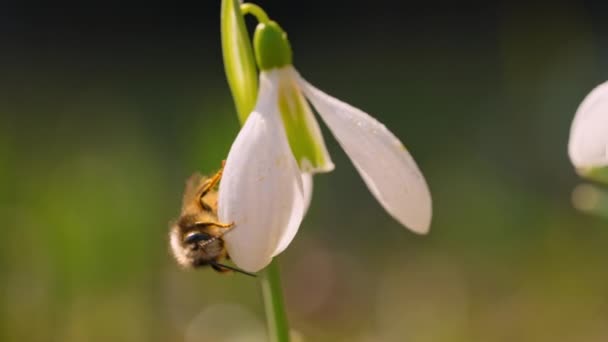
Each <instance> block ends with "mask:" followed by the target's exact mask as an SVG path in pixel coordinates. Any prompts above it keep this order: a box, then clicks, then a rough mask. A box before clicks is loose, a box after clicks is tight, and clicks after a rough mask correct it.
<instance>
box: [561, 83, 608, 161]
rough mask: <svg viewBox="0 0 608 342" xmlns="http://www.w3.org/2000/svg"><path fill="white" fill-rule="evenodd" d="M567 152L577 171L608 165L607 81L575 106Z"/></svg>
mask: <svg viewBox="0 0 608 342" xmlns="http://www.w3.org/2000/svg"><path fill="white" fill-rule="evenodd" d="M568 153H569V154H570V160H572V164H574V166H575V167H577V168H581V169H583V168H593V167H601V166H608V82H606V83H603V84H601V85H599V86H598V87H596V88H595V89H593V91H591V93H589V95H587V97H586V98H585V100H584V101H583V102H582V103H581V105H580V106H579V107H578V110H577V111H576V115H575V116H574V121H573V122H572V127H571V128H570V142H569V144H568Z"/></svg>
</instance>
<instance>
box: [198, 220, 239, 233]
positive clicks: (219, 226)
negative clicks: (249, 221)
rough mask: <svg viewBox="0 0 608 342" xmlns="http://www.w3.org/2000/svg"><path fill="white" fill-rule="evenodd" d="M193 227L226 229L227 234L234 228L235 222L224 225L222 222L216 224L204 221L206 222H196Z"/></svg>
mask: <svg viewBox="0 0 608 342" xmlns="http://www.w3.org/2000/svg"><path fill="white" fill-rule="evenodd" d="M192 226H193V227H199V226H200V227H209V226H214V227H218V228H223V229H225V232H227V231H228V230H230V229H232V228H234V222H231V223H222V222H214V221H204V222H194V223H193V224H192Z"/></svg>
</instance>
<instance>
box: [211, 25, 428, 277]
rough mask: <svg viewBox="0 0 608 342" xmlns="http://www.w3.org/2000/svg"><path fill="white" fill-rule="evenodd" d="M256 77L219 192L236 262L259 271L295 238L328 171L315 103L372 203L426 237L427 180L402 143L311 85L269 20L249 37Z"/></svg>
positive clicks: (227, 238)
mask: <svg viewBox="0 0 608 342" xmlns="http://www.w3.org/2000/svg"><path fill="white" fill-rule="evenodd" d="M254 48H255V57H256V60H257V64H258V67H259V68H260V74H259V92H258V97H257V102H256V105H255V109H254V110H253V111H252V113H251V114H250V115H249V116H248V118H247V119H246V121H245V124H244V126H243V128H242V129H241V131H240V132H239V134H238V136H237V138H236V140H235V141H234V143H233V145H232V147H231V149H230V152H229V154H228V157H227V160H226V166H225V168H224V174H223V179H222V182H221V184H220V189H219V202H218V210H219V213H218V214H219V218H220V220H221V221H222V222H234V223H235V227H234V229H233V230H232V231H230V232H228V233H227V234H226V235H225V236H224V238H225V241H226V245H227V248H228V252H229V254H230V256H231V258H232V260H233V261H234V263H235V264H236V265H237V266H238V267H240V268H242V269H244V270H246V271H250V272H257V271H259V270H260V269H262V268H264V267H265V266H266V265H268V264H269V263H270V261H271V260H272V258H273V257H274V256H275V255H277V254H279V253H281V252H282V251H283V250H284V249H285V248H286V247H287V246H288V245H289V243H290V242H291V240H292V239H293V238H294V236H295V234H296V232H297V231H298V227H299V226H300V223H301V221H302V218H303V217H304V214H305V212H306V210H307V207H308V203H309V201H310V197H311V193H312V176H311V174H313V173H319V172H328V171H331V170H332V169H333V168H334V165H333V163H332V161H331V159H330V156H329V154H328V153H327V149H326V147H325V142H324V141H323V137H322V135H321V132H320V129H319V125H318V123H317V121H316V119H315V117H314V115H313V113H312V110H311V108H310V106H309V104H308V102H307V101H306V100H308V101H309V102H310V103H311V104H312V106H313V107H314V108H315V109H316V111H317V112H318V114H319V116H320V117H321V119H322V120H323V121H324V123H325V124H326V125H327V126H328V127H329V129H330V131H331V132H332V133H333V135H334V136H335V138H336V140H337V141H338V143H339V144H340V145H341V146H342V148H343V149H344V151H345V152H346V154H347V155H348V157H349V158H350V159H351V161H352V163H353V164H354V166H355V168H356V169H357V171H358V172H359V174H360V175H361V178H362V179H363V181H364V182H365V184H366V185H367V187H368V188H369V190H370V192H371V193H372V194H373V195H374V196H375V197H376V199H377V200H378V202H380V204H381V205H382V206H383V207H384V209H386V211H387V212H388V213H389V214H390V215H391V216H392V217H394V218H395V219H396V220H397V221H398V222H399V223H401V224H402V225H404V226H406V227H407V228H409V229H411V230H412V231H414V232H416V233H420V234H424V233H426V232H427V231H428V229H429V226H430V221H431V211H432V210H431V196H430V193H429V189H428V187H427V184H426V181H425V179H424V177H423V176H422V173H421V172H420V170H419V169H418V166H417V165H416V163H415V161H414V159H413V158H412V156H411V155H410V154H409V153H408V151H407V150H406V148H405V147H404V146H403V144H402V143H401V142H400V141H399V139H397V138H396V137H395V135H393V133H391V132H390V131H389V130H388V129H387V128H386V127H385V126H384V125H383V124H381V123H380V122H378V121H377V120H376V119H374V118H373V117H371V116H370V115H368V114H366V113H364V112H363V111H361V110H359V109H357V108H355V107H352V106H350V105H348V104H346V103H344V102H342V101H340V100H338V99H336V98H333V97H331V96H329V95H327V94H325V93H324V92H322V91H321V90H319V89H317V88H315V87H314V86H312V85H311V84H310V83H308V82H307V81H306V80H304V79H303V78H302V77H301V76H300V74H299V73H298V72H297V71H296V70H295V69H294V67H293V66H292V63H291V62H292V55H291V47H290V45H289V42H288V40H287V36H286V34H285V32H284V31H283V30H282V29H281V28H280V27H279V25H278V24H277V23H275V22H273V21H270V20H268V21H265V22H262V23H260V24H259V25H258V27H257V29H256V32H255V35H254Z"/></svg>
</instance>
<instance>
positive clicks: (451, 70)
mask: <svg viewBox="0 0 608 342" xmlns="http://www.w3.org/2000/svg"><path fill="white" fill-rule="evenodd" d="M258 3H259V4H260V5H262V6H263V7H264V8H265V9H266V10H267V12H268V13H269V15H270V16H271V17H272V18H274V19H276V20H277V21H278V22H279V23H280V24H281V25H282V26H283V27H284V28H285V29H286V30H287V32H288V33H289V35H290V38H291V42H292V45H293V48H294V59H295V65H296V67H297V68H298V69H299V71H300V72H301V74H302V75H303V76H304V77H305V78H307V79H308V80H309V81H310V82H311V83H313V84H315V85H316V86H318V87H319V88H321V89H323V90H325V91H327V92H328V93H330V94H332V95H334V96H336V97H338V98H340V99H343V100H345V101H347V102H349V103H351V104H353V105H355V106H357V107H360V108H362V109H364V110H366V111H368V112H370V113H373V114H374V115H375V116H376V117H377V118H378V119H379V120H380V121H382V122H384V123H385V124H386V125H387V126H388V127H389V128H390V129H391V130H392V131H393V132H394V133H395V134H396V135H397V136H399V137H400V138H401V139H402V140H403V142H404V143H405V144H406V146H407V147H408V148H409V150H410V151H411V152H412V154H413V155H414V157H415V158H416V160H417V162H418V164H419V165H420V167H421V169H422V171H423V173H424V174H425V176H426V178H427V181H428V183H429V185H430V188H431V192H432V194H433V200H434V219H433V225H432V228H431V233H430V234H429V235H428V236H416V235H414V234H412V233H410V232H408V231H406V230H405V229H403V228H402V227H401V226H399V225H398V224H397V223H396V222H395V221H393V220H392V219H391V218H390V217H389V216H388V215H387V214H386V213H385V212H384V211H383V210H382V209H381V208H380V206H379V205H378V204H377V203H376V202H375V200H374V199H373V197H372V196H371V195H370V194H369V193H368V190H367V189H366V188H365V185H364V184H363V182H362V181H361V179H360V178H359V176H358V174H357V173H356V171H355V170H354V168H353V167H352V165H351V164H350V161H349V160H348V158H346V156H345V155H344V153H343V152H342V151H341V149H340V148H339V147H338V146H337V143H336V142H335V140H334V139H333V137H331V136H330V134H328V133H329V132H327V129H325V127H322V129H323V130H324V133H325V136H326V140H327V144H328V147H329V150H330V152H331V154H332V157H333V160H334V162H335V164H336V170H335V171H334V172H332V173H330V174H324V175H319V176H317V177H315V190H314V191H315V194H314V198H313V202H312V206H311V208H310V211H309V214H308V216H307V217H306V219H305V221H304V223H303V225H302V227H301V230H300V233H299V234H298V236H297V237H296V239H295V240H294V242H293V243H292V245H291V246H290V248H288V249H287V251H286V252H285V253H284V254H283V255H282V258H281V263H282V269H283V280H284V288H285V292H286V301H287V307H288V310H289V318H290V321H291V325H292V328H293V329H294V330H296V331H297V332H298V334H299V335H300V336H302V337H303V338H304V340H306V341H358V342H364V341H365V342H368V341H606V340H608V324H607V322H608V272H607V271H606V260H608V221H605V220H602V219H600V218H598V217H595V216H592V215H586V214H583V213H580V212H578V211H577V210H575V209H574V208H573V206H572V203H571V194H572V190H573V188H574V187H575V186H576V185H577V184H579V183H581V180H580V179H578V177H577V176H576V175H575V172H574V171H573V168H572V167H571V165H570V163H569V160H568V158H567V152H566V146H567V139H568V133H569V126H570V122H571V120H572V117H573V115H574V112H575V111H576V108H577V106H578V104H579V103H580V101H582V99H583V97H584V96H585V95H586V94H587V93H588V92H589V91H590V90H591V89H592V88H593V87H594V86H596V85H597V84H599V83H601V82H603V81H604V80H606V79H607V78H608V77H607V75H608V45H606V41H607V40H606V39H607V38H608V26H607V23H608V20H607V19H608V14H607V13H608V8H607V6H606V5H604V4H602V3H601V2H599V1H598V2H592V1H586V2H580V1H571V2H559V1H558V2H552V3H551V5H544V4H542V3H539V4H538V5H532V4H528V5H516V4H506V3H493V2H487V3H484V4H475V3H466V2H465V3H463V2H459V3H458V4H457V5H451V6H446V5H442V4H439V3H435V4H433V5H431V4H429V5H421V4H417V5H410V4H406V3H404V2H386V1H374V2H373V3H371V2H361V3H359V4H358V3H352V2H346V1H337V2H332V3H331V5H330V4H327V3H326V2H323V1H307V2H279V1H259V2H258ZM0 12H1V13H2V14H0V17H1V23H0V40H1V41H2V42H3V44H2V46H3V48H2V50H3V51H2V53H1V54H0V70H1V73H0V74H1V75H2V76H1V78H0V217H1V218H2V227H3V228H4V229H2V233H1V238H0V301H1V303H2V305H1V306H0V341H65V342H71V341H187V342H192V341H264V340H265V338H264V334H265V332H264V324H265V323H264V317H263V308H262V303H261V298H260V296H259V289H258V284H257V282H256V281H255V280H252V279H250V278H248V277H244V276H239V275H227V276H225V275H218V274H217V273H215V272H213V271H210V270H201V271H197V272H186V271H182V270H180V269H178V267H177V266H176V264H175V263H174V261H173V260H172V259H171V256H170V254H169V252H168V247H167V230H168V222H169V221H170V220H171V219H173V218H175V217H176V216H177V215H178V213H179V207H180V201H181V195H182V190H183V184H184V180H185V179H186V178H187V177H188V176H189V175H190V174H191V173H193V172H195V171H201V172H204V173H210V172H213V171H215V170H216V169H217V168H218V166H219V165H220V162H221V160H222V159H224V158H225V156H226V154H227V152H228V149H229V148H230V144H231V142H232V140H233V139H234V137H235V136H236V134H237V132H238V128H239V127H238V121H237V118H236V115H235V112H234V109H233V105H232V100H231V98H230V94H229V90H228V87H227V85H226V82H225V79H224V75H223V66H222V63H221V50H220V40H219V1H201V2H199V3H198V7H178V6H177V5H176V6H175V8H150V7H137V6H135V5H132V6H130V5H128V4H126V3H123V4H122V5H120V6H119V5H111V4H104V5H99V6H95V5H92V4H79V5H75V4H71V5H57V4H54V5H53V6H48V7H46V8H43V7H39V8H36V9H33V8H26V7H19V6H17V5H8V4H7V5H2V8H0ZM250 24H252V22H250Z"/></svg>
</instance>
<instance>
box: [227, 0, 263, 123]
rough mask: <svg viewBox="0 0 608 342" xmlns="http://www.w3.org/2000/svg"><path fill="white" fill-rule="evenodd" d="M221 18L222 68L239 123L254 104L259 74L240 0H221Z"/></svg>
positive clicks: (243, 120) (244, 118)
mask: <svg viewBox="0 0 608 342" xmlns="http://www.w3.org/2000/svg"><path fill="white" fill-rule="evenodd" d="M221 18H222V23H221V31H222V52H223V56H224V69H225V72H226V78H227V80H228V85H229V86H230V91H231V92H232V98H233V99H234V104H235V106H236V110H237V113H238V116H239V120H240V121H241V125H242V124H244V123H245V120H246V119H247V116H249V113H251V111H252V110H253V108H254V107H255V101H256V98H257V94H258V74H257V70H256V67H255V62H254V59H253V51H252V48H251V42H250V41H249V34H248V32H247V29H246V28H245V20H244V18H243V14H242V13H241V9H240V3H239V1H238V0H223V1H222V10H221Z"/></svg>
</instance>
